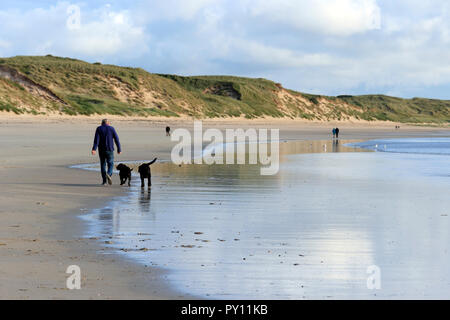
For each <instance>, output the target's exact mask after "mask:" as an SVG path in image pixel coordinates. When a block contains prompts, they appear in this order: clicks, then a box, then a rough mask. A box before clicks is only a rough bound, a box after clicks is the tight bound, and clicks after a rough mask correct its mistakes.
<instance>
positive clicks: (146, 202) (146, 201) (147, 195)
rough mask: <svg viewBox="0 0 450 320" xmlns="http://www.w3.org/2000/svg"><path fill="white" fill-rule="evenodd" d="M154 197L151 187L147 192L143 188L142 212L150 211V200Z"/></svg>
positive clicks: (141, 196)
mask: <svg viewBox="0 0 450 320" xmlns="http://www.w3.org/2000/svg"><path fill="white" fill-rule="evenodd" d="M151 198H152V193H151V189H149V190H148V191H147V192H146V191H145V189H141V195H140V197H139V207H140V208H141V213H149V212H150V201H151Z"/></svg>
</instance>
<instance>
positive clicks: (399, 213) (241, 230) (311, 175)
mask: <svg viewBox="0 0 450 320" xmlns="http://www.w3.org/2000/svg"><path fill="white" fill-rule="evenodd" d="M448 141H450V139H447V142H448ZM382 142H383V145H384V144H386V145H388V144H389V141H382ZM399 142H400V143H401V141H398V140H397V141H396V142H395V143H397V144H398V143H399ZM421 142H423V141H421ZM325 143H328V146H327V147H326V148H325V147H324V146H323V145H324V144H325ZM375 144H379V145H381V143H375ZM354 146H360V147H366V144H360V145H354ZM413 147H414V146H413ZM415 147H416V148H417V146H415ZM383 148H384V147H383ZM388 148H391V147H388ZM444 148H445V147H444ZM393 149H394V147H393V146H392V148H391V150H393ZM281 150H282V154H283V157H282V161H281V164H280V171H279V173H278V175H276V176H261V175H260V174H259V167H258V166H255V165H253V166H251V165H247V166H243V165H239V166H238V165H227V166H224V165H213V166H206V165H190V166H182V167H178V166H174V165H172V164H169V163H166V164H160V165H159V166H155V167H152V170H153V175H154V177H153V184H154V187H153V189H152V191H151V192H148V191H147V190H143V191H142V190H141V189H140V187H139V186H138V184H137V180H138V179H137V178H135V181H134V183H133V185H132V187H131V190H130V193H129V194H128V195H127V196H124V197H121V198H118V199H116V200H114V201H113V202H112V203H110V205H109V206H108V207H107V208H102V209H98V210H94V211H93V212H92V213H90V214H88V215H84V216H83V217H84V218H85V219H86V220H88V221H89V222H90V223H89V225H90V228H89V231H88V236H97V237H99V236H100V237H102V239H103V241H104V240H105V239H107V240H110V239H111V241H112V244H110V245H109V246H112V247H114V248H117V249H118V251H119V252H122V253H123V254H124V255H126V256H127V257H129V258H132V259H134V260H136V261H138V262H139V263H142V264H143V265H147V266H158V267H162V268H165V269H167V270H168V271H169V273H168V280H169V282H170V283H171V284H172V285H173V286H174V287H175V288H176V289H178V290H180V291H183V292H186V293H190V294H193V295H197V296H200V297H210V298H229V299H301V298H307V299H314V298H317V299H323V298H331V299H339V298H345V299H356V298H362V299H373V298H401V299H403V298H446V299H448V298H450V268H449V267H450V256H449V253H448V249H449V243H450V241H449V240H450V239H449V238H450V237H449V233H450V231H449V230H450V229H449V227H450V220H449V219H450V217H449V216H448V215H449V214H450V212H449V211H450V197H448V193H449V190H450V166H449V160H450V159H449V157H448V155H446V154H445V152H441V155H434V154H417V153H388V152H354V151H359V150H360V149H353V148H347V147H345V146H343V145H342V144H339V145H335V144H333V145H331V144H330V142H300V143H296V142H286V143H282V144H281ZM304 152H320V153H313V154H304ZM433 153H435V152H433ZM121 249H122V250H121ZM372 265H376V266H378V267H379V268H380V270H381V277H380V281H381V282H380V283H381V289H379V290H370V289H368V287H367V278H368V277H369V274H368V273H367V268H368V267H369V266H372Z"/></svg>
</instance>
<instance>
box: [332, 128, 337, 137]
mask: <svg viewBox="0 0 450 320" xmlns="http://www.w3.org/2000/svg"><path fill="white" fill-rule="evenodd" d="M331 133H333V139H334V138H335V137H336V128H333V130H331Z"/></svg>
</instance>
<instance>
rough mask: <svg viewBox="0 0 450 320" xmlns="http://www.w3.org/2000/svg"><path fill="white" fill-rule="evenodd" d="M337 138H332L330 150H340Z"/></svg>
mask: <svg viewBox="0 0 450 320" xmlns="http://www.w3.org/2000/svg"><path fill="white" fill-rule="evenodd" d="M340 149H341V148H340V145H339V140H333V146H332V152H340V151H341V150H340Z"/></svg>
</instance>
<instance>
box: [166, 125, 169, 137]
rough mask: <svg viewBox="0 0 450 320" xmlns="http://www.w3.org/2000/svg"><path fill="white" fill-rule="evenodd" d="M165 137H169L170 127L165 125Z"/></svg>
mask: <svg viewBox="0 0 450 320" xmlns="http://www.w3.org/2000/svg"><path fill="white" fill-rule="evenodd" d="M166 137H170V127H166Z"/></svg>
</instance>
